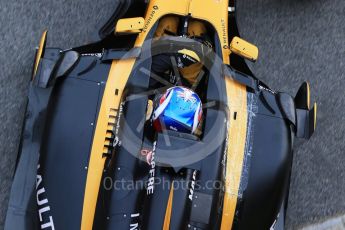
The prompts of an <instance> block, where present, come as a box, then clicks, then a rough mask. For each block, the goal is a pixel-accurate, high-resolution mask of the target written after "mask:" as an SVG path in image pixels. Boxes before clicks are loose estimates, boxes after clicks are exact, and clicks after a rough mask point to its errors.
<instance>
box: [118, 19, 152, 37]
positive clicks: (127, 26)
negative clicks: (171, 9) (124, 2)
mask: <svg viewBox="0 0 345 230" xmlns="http://www.w3.org/2000/svg"><path fill="white" fill-rule="evenodd" d="M144 24H145V19H144V18H142V17H136V18H123V19H120V20H119V21H118V22H117V24H116V28H115V33H124V32H131V31H133V32H134V33H140V32H141V30H142V29H143V27H144Z"/></svg>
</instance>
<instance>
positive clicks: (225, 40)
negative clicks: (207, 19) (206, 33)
mask: <svg viewBox="0 0 345 230" xmlns="http://www.w3.org/2000/svg"><path fill="white" fill-rule="evenodd" d="M221 25H222V37H223V44H224V45H223V48H224V49H228V48H229V46H228V31H227V28H226V23H225V20H224V19H222V20H221Z"/></svg>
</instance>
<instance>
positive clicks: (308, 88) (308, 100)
mask: <svg viewBox="0 0 345 230" xmlns="http://www.w3.org/2000/svg"><path fill="white" fill-rule="evenodd" d="M306 83H307V106H308V110H309V109H310V85H309V82H306Z"/></svg>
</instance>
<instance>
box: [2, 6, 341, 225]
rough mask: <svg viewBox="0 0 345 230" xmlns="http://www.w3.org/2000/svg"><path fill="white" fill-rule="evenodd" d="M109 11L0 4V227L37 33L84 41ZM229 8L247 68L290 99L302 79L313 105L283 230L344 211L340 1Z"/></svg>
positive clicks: (57, 41) (67, 43)
mask: <svg viewBox="0 0 345 230" xmlns="http://www.w3.org/2000/svg"><path fill="white" fill-rule="evenodd" d="M115 6H116V1H114V0H102V1H97V2H96V1H93V0H73V1H70V0H60V1H52V0H49V1H48V0H46V1H39V0H16V1H10V0H0V30H1V33H0V37H1V38H0V41H1V43H0V44H1V46H0V53H1V56H0V67H1V68H0V69H1V71H0V121H1V122H0V130H1V131H0V229H2V228H3V223H4V218H5V213H6V210H7V202H8V196H9V189H10V186H11V180H12V175H13V170H14V164H15V159H16V154H17V149H18V144H19V134H20V130H21V124H22V120H23V110H24V105H25V103H26V99H25V96H26V94H27V89H28V84H29V80H30V74H31V66H32V62H33V58H34V48H35V47H36V46H37V43H38V40H39V37H40V34H41V32H42V31H43V29H45V28H47V29H49V39H48V45H49V46H53V47H61V48H68V47H72V46H78V45H81V44H84V43H85V42H88V41H90V38H91V37H92V34H93V33H94V31H95V30H96V29H97V28H98V27H99V24H100V22H102V21H103V20H105V19H106V18H107V17H108V15H110V14H111V12H112V9H114V7H115ZM237 10H238V19H239V26H240V31H241V34H242V37H243V38H245V39H247V40H248V41H250V42H253V43H255V44H256V45H257V46H258V47H259V49H260V59H259V61H258V62H257V63H255V64H250V67H251V69H252V70H253V72H254V73H255V74H256V76H257V77H259V78H261V79H262V80H264V81H265V82H266V83H268V84H269V85H270V86H272V88H273V89H276V90H278V91H285V92H288V93H291V94H292V95H294V94H295V93H296V91H297V89H298V87H299V85H300V84H301V83H302V82H303V80H307V81H309V82H310V83H311V89H312V99H313V100H316V101H317V102H318V104H319V111H318V112H319V113H318V127H317V131H316V133H315V135H314V136H313V137H312V139H311V140H310V141H309V142H304V141H297V142H296V151H295V158H294V163H293V173H292V181H291V191H290V197H289V209H288V214H287V220H288V221H287V226H288V229H296V228H298V227H300V226H304V225H307V224H309V223H313V222H318V221H322V220H324V219H326V218H327V217H329V216H332V215H339V214H344V213H345V179H344V178H345V166H344V162H345V151H344V150H345V142H344V135H345V116H344V111H345V109H344V107H345V99H344V96H345V90H344V89H345V81H344V79H345V74H344V71H345V68H344V67H345V65H344V63H345V1H343V0H240V1H239V3H238V8H237ZM267 160H269V159H267Z"/></svg>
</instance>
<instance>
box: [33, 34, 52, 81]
mask: <svg viewBox="0 0 345 230" xmlns="http://www.w3.org/2000/svg"><path fill="white" fill-rule="evenodd" d="M47 33H48V30H45V31H43V33H42V35H41V39H40V43H39V46H38V50H37V54H36V58H35V65H34V71H33V75H32V80H33V79H34V78H35V76H36V73H37V69H38V64H39V63H40V60H41V58H42V54H43V50H44V46H45V42H46V40H47Z"/></svg>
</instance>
